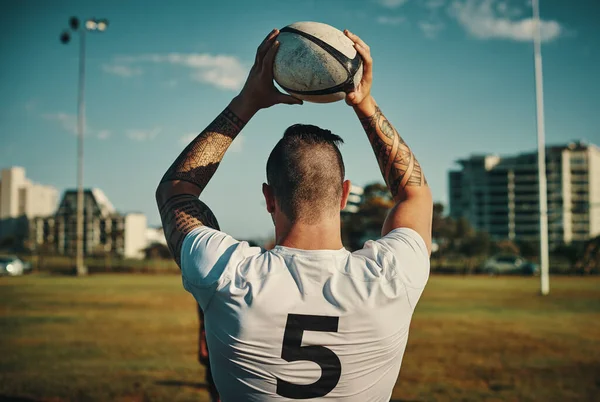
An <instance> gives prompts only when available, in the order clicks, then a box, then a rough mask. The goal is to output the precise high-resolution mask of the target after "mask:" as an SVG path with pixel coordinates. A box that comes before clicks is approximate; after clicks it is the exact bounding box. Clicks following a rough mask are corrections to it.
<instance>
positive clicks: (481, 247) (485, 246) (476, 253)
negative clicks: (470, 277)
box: [460, 232, 492, 274]
mask: <svg viewBox="0 0 600 402" xmlns="http://www.w3.org/2000/svg"><path fill="white" fill-rule="evenodd" d="M491 244H492V242H491V240H490V235H489V234H487V233H486V232H473V233H472V234H471V235H470V236H469V237H467V238H466V239H463V240H462V244H461V246H460V252H461V253H462V254H463V255H465V256H466V257H468V258H467V265H466V272H465V273H468V274H470V273H473V271H474V270H475V266H476V263H477V261H478V259H479V258H478V257H482V256H486V255H488V254H489V252H490V247H491Z"/></svg>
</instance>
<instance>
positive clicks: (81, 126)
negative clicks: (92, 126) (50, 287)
mask: <svg viewBox="0 0 600 402" xmlns="http://www.w3.org/2000/svg"><path fill="white" fill-rule="evenodd" d="M69 27H70V28H71V31H73V32H76V33H78V34H79V84H78V89H77V93H78V95H77V229H76V230H77V235H76V243H77V255H76V260H75V266H76V268H77V275H85V274H87V268H86V267H85V265H84V261H83V136H84V133H85V101H84V95H85V33H86V31H100V32H102V31H105V30H106V28H108V20H106V19H100V20H98V19H95V18H92V19H88V20H86V21H85V25H84V27H83V29H82V27H81V24H80V22H79V18H77V17H71V18H70V19H69ZM71 31H69V30H65V31H63V32H62V33H61V34H60V41H61V43H64V44H67V43H69V42H70V41H71Z"/></svg>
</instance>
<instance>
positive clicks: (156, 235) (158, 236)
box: [146, 228, 167, 246]
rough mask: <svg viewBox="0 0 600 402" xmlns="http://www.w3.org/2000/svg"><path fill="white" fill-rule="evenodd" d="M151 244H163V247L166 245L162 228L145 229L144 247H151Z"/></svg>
mask: <svg viewBox="0 0 600 402" xmlns="http://www.w3.org/2000/svg"><path fill="white" fill-rule="evenodd" d="M152 244H163V245H165V246H166V245H167V239H166V238H165V232H164V231H163V229H162V228H148V229H146V246H151V245H152Z"/></svg>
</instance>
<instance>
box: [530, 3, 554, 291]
mask: <svg viewBox="0 0 600 402" xmlns="http://www.w3.org/2000/svg"><path fill="white" fill-rule="evenodd" d="M532 7H533V54H534V61H535V103H536V110H537V143H538V183H539V185H538V189H539V196H540V202H539V208H540V292H541V294H542V295H547V294H548V293H550V274H549V272H548V271H549V266H548V265H549V256H548V253H549V250H548V194H547V183H546V143H545V141H546V140H545V137H546V134H545V127H544V79H543V74H542V33H541V26H540V4H539V0H533V1H532Z"/></svg>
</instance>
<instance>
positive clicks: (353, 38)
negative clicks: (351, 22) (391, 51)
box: [344, 29, 371, 50]
mask: <svg viewBox="0 0 600 402" xmlns="http://www.w3.org/2000/svg"><path fill="white" fill-rule="evenodd" d="M344 33H345V34H346V36H347V37H348V38H349V39H350V40H351V41H352V42H354V43H358V44H359V45H361V46H362V47H364V48H365V49H367V50H371V48H370V47H369V46H368V45H367V44H366V43H365V42H364V41H363V40H362V39H361V38H359V37H358V35H354V34H353V33H352V32H350V31H348V30H347V29H346V30H344Z"/></svg>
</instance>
